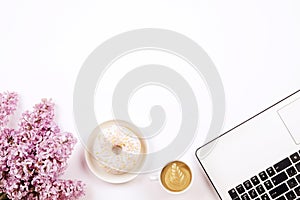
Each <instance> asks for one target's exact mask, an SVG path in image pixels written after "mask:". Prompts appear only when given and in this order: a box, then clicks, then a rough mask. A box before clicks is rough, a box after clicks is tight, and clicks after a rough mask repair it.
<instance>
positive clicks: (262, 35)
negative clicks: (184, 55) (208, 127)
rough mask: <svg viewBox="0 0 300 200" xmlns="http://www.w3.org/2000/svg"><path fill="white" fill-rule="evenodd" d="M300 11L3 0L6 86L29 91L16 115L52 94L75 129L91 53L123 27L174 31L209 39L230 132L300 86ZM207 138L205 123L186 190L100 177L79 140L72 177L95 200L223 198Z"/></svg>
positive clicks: (174, 0)
mask: <svg viewBox="0 0 300 200" xmlns="http://www.w3.org/2000/svg"><path fill="white" fill-rule="evenodd" d="M299 10H300V1H298V0H294V1H290V0H285V1H279V0H268V1H261V0H252V1H238V0H228V1H222V0H210V1H204V0H185V1H180V0H152V1H145V0H127V1H121V0H119V1H116V0H109V1H77V0H73V1H56V0H53V1H31V0H27V1H4V0H1V1H0V69H1V71H0V91H6V90H9V91H16V92H18V93H19V94H20V96H21V102H20V109H19V110H18V112H17V115H18V114H20V112H21V110H22V109H30V108H31V106H32V105H33V104H35V103H37V102H38V101H39V100H40V99H41V98H43V97H48V98H52V99H53V100H54V101H55V103H56V114H57V117H56V120H57V122H58V123H59V125H60V126H61V128H62V129H63V130H66V131H69V132H73V133H74V134H76V129H75V125H74V121H73V111H72V102H73V99H72V94H73V87H74V83H75V80H76V76H77V73H78V72H79V70H80V67H81V65H82V63H83V62H84V60H85V59H86V57H87V56H88V55H89V54H90V53H91V51H93V50H94V49H95V48H96V47H97V46H98V45H100V44H101V43H102V42H103V41H105V40H106V39H108V38H110V37H112V36H114V35H116V34H119V33H122V32H124V31H129V30H132V29H137V28H164V29H170V30H174V31H177V32H179V33H182V34H184V35H186V36H188V37H190V38H191V39H193V40H194V41H196V42H197V43H198V44H199V45H201V46H202V47H203V48H204V49H205V51H206V52H207V53H208V54H209V56H210V57H211V58H212V60H213V61H214V63H215V65H216V67H217V68H218V71H219V73H220V75H221V78H222V80H223V84H224V87H225V93H226V99H227V103H226V110H227V111H226V120H225V124H224V130H223V131H225V130H227V129H229V128H231V127H232V126H234V125H236V124H238V123H240V122H241V121H243V120H245V119H247V118H249V117H250V116H252V115H254V114H256V113H257V112H259V111H261V110H262V109H264V108H266V107H267V106H269V105H271V104H273V103H275V102H276V101H278V100H280V99H282V98H283V97H285V96H287V95H289V94H290V93H292V92H294V91H296V90H297V89H300V59H299V53H300V12H299ZM17 118H18V117H14V118H13V119H17ZM15 122H16V121H14V123H15ZM14 123H12V124H14ZM204 137H205V131H202V132H201V130H199V134H198V137H197V138H196V140H195V141H194V143H193V145H192V146H191V147H190V148H189V150H188V151H187V152H186V153H185V155H184V157H183V158H182V160H184V161H186V162H187V163H188V164H189V165H190V166H191V168H192V170H193V172H194V177H195V181H194V183H193V185H192V188H191V189H190V190H189V191H188V192H186V193H185V194H182V195H177V196H176V195H175V196H174V195H170V194H167V193H166V192H165V191H164V190H162V189H161V188H160V185H159V184H158V183H157V182H151V181H150V180H149V175H141V176H139V177H138V178H136V179H135V180H134V181H132V182H130V183H127V184H122V185H111V184H108V183H105V182H103V181H101V180H98V179H97V178H95V177H94V176H93V175H92V174H91V173H90V172H89V170H88V169H87V167H86V164H85V161H84V157H83V151H84V150H83V148H82V145H81V144H80V143H78V144H77V146H76V149H75V151H74V153H73V155H72V157H71V159H70V161H69V168H68V170H67V171H66V174H65V178H71V179H80V180H83V181H84V182H85V183H86V184H87V195H86V197H85V199H91V200H93V199H120V198H122V199H137V200H139V199H149V200H150V199H151V200H152V199H191V200H192V199H211V200H214V199H217V196H216V195H215V193H214V191H213V190H212V188H211V186H210V184H209V182H208V180H207V179H206V177H205V175H204V174H203V172H202V170H201V169H200V167H199V165H198V163H197V161H196V159H195V157H194V151H195V149H196V148H197V147H199V146H200V145H201V144H202V143H203V138H204Z"/></svg>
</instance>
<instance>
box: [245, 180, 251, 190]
mask: <svg viewBox="0 0 300 200" xmlns="http://www.w3.org/2000/svg"><path fill="white" fill-rule="evenodd" d="M243 184H244V186H245V188H246V189H247V190H249V189H251V188H252V184H251V182H250V181H249V180H248V181H245V182H244V183H243Z"/></svg>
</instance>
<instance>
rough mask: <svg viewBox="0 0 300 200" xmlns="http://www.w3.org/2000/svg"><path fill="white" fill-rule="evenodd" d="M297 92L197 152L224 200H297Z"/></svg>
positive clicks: (299, 140) (299, 136)
mask: <svg viewBox="0 0 300 200" xmlns="http://www.w3.org/2000/svg"><path fill="white" fill-rule="evenodd" d="M299 150H300V90H299V91H297V92H295V93H293V94H292V95H290V96H288V97H286V98H285V99H283V100H281V101H279V102H278V103H276V104H274V105H272V106H271V107H269V108H267V109H266V110H264V111H262V112H260V113H258V114H257V115H255V116H253V117H252V118H250V119H248V120H246V121H245V122H243V123H241V124H239V125H238V126H236V127H234V128H233V129H231V130H229V131H227V132H226V133H224V134H222V135H220V136H219V137H218V138H216V139H214V140H212V141H210V142H208V143H207V144H205V145H204V146H202V147H200V148H199V149H197V151H196V156H197V159H198V160H199V162H200V165H201V166H202V168H203V169H204V171H205V173H206V175H207V177H208V179H209V180H210V182H211V183H212V185H213V187H214V188H215V190H216V192H217V193H218V195H219V197H220V198H221V199H223V200H252V199H254V200H272V199H275V200H294V199H296V200H298V199H299V200H300V151H299Z"/></svg>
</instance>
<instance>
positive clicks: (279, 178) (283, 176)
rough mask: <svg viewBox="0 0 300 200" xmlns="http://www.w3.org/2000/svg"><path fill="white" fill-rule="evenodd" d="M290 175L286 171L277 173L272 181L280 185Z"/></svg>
mask: <svg viewBox="0 0 300 200" xmlns="http://www.w3.org/2000/svg"><path fill="white" fill-rule="evenodd" d="M287 179H288V177H287V175H286V173H285V172H281V173H280V174H277V175H276V176H274V177H273V178H272V182H273V183H274V185H275V186H276V185H279V184H280V183H282V182H283V181H285V180H287Z"/></svg>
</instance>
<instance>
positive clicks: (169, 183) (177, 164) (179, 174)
mask: <svg viewBox="0 0 300 200" xmlns="http://www.w3.org/2000/svg"><path fill="white" fill-rule="evenodd" d="M159 179H160V183H161V185H162V187H163V188H164V189H165V190H166V191H167V192H170V193H174V194H178V193H183V192H185V191H186V190H187V189H188V188H189V187H190V186H191V184H192V180H193V174H192V171H191V169H190V167H189V166H188V165H187V164H185V163H184V162H182V161H173V162H170V163H168V164H167V165H166V166H165V167H164V168H163V169H162V171H161V173H160V177H159Z"/></svg>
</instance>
